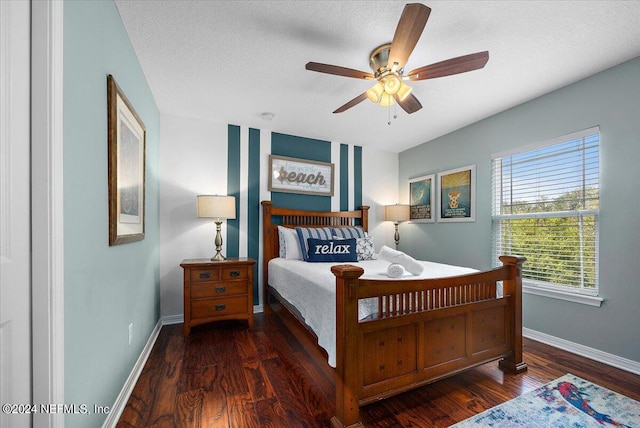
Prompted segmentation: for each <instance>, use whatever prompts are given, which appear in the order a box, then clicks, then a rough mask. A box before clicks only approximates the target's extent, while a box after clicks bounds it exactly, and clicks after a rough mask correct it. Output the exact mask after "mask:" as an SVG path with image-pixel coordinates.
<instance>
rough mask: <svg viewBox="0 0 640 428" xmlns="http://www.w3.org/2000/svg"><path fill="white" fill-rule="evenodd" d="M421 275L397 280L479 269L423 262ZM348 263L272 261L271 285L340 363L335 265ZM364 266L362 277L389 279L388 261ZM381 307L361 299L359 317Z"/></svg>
mask: <svg viewBox="0 0 640 428" xmlns="http://www.w3.org/2000/svg"><path fill="white" fill-rule="evenodd" d="M421 263H422V264H424V271H423V272H422V274H421V275H417V276H416V275H412V274H410V273H405V275H404V277H402V278H397V279H400V280H401V279H430V278H443V277H447V276H456V275H465V274H468V273H473V272H478V271H477V270H476V269H471V268H466V267H460V266H452V265H447V264H441V263H434V262H427V261H422V262H421ZM338 264H344V263H308V262H305V261H302V260H286V259H283V258H275V259H272V260H270V261H269V285H270V286H271V287H272V288H274V289H275V290H276V291H277V292H278V294H279V295H280V296H281V297H282V298H284V299H285V300H286V301H287V302H288V303H289V304H290V305H292V306H294V307H295V308H296V309H297V311H298V312H299V314H300V315H301V316H302V317H303V319H304V322H305V323H306V324H307V326H309V328H311V330H312V331H313V332H314V333H315V334H316V336H317V337H318V344H319V345H320V346H321V347H322V348H323V349H324V350H325V351H327V354H328V356H329V358H328V363H329V365H330V366H331V367H335V366H336V355H335V354H336V339H335V330H336V306H335V305H336V303H335V302H336V298H335V286H336V279H335V276H334V275H333V273H332V272H331V266H334V265H338ZM356 265H357V266H359V267H362V268H363V269H364V275H362V277H361V278H367V279H389V277H388V276H387V267H388V266H389V262H388V261H386V260H366V261H361V262H358V263H356ZM376 310H377V304H376V301H375V299H370V300H368V301H366V300H361V301H360V302H359V304H358V312H359V318H360V319H364V318H367V317H369V316H371V314H373V313H375V312H376Z"/></svg>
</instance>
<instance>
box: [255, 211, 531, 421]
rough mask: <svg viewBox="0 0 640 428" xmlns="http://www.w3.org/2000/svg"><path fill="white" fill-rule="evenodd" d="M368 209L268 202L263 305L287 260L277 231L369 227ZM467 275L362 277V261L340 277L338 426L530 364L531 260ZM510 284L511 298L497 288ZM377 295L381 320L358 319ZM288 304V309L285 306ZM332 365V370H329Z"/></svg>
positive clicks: (511, 260)
mask: <svg viewBox="0 0 640 428" xmlns="http://www.w3.org/2000/svg"><path fill="white" fill-rule="evenodd" d="M368 209H369V207H367V206H363V207H361V209H360V210H357V211H341V212H313V211H303V210H291V209H286V208H280V207H274V206H273V205H272V203H271V201H263V202H262V211H263V239H264V247H263V248H264V267H263V269H264V270H263V272H264V308H265V311H270V310H271V309H270V306H269V305H270V303H269V296H270V295H272V296H273V295H275V293H270V292H269V276H268V263H269V260H271V259H272V258H274V257H278V248H279V246H278V231H277V226H278V225H280V226H286V227H296V226H305V227H326V226H332V227H346V226H354V225H360V226H362V227H363V228H364V229H365V230H367V228H368ZM500 260H501V261H502V264H503V266H501V267H499V268H496V269H492V270H489V271H485V272H478V273H473V274H468V275H462V276H455V277H447V278H438V279H422V280H391V279H389V280H373V279H360V276H361V275H362V274H363V273H364V271H363V269H362V268H361V267H358V266H356V265H339V266H334V267H332V269H331V271H332V272H333V274H334V275H335V276H336V369H335V384H336V385H335V386H336V415H335V416H334V417H333V418H332V419H331V426H332V427H360V426H362V424H361V423H360V422H359V408H360V406H363V405H366V404H369V403H372V402H374V401H377V400H380V399H384V398H386V397H389V396H392V395H395V394H399V393H401V392H404V391H407V390H410V389H413V388H416V387H419V386H422V385H425V384H427V383H431V382H434V381H437V380H439V379H442V378H445V377H447V376H451V375H453V374H456V373H460V372H462V371H464V370H466V369H469V368H471V367H475V366H478V365H480V364H483V363H486V362H488V361H492V360H496V359H500V362H499V367H500V368H501V369H502V370H504V371H508V372H511V373H520V372H522V371H525V370H527V365H526V364H525V363H524V362H523V361H522V278H521V272H522V263H523V262H524V261H525V259H524V258H522V257H512V256H501V257H500ZM499 281H502V284H503V296H504V297H497V292H496V289H497V285H496V283H497V282H499ZM372 297H373V298H376V299H378V307H379V309H378V314H377V318H375V319H367V320H362V321H359V320H358V300H360V299H365V298H372ZM284 306H285V307H286V306H287V305H286V304H284ZM327 367H329V366H328V364H327Z"/></svg>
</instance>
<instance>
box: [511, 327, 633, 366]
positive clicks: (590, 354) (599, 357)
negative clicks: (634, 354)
mask: <svg viewBox="0 0 640 428" xmlns="http://www.w3.org/2000/svg"><path fill="white" fill-rule="evenodd" d="M522 335H523V336H524V337H527V338H529V339H533V340H537V341H538V342H542V343H546V344H547V345H551V346H554V347H556V348H560V349H562V350H564V351H568V352H571V353H573V354H577V355H580V356H582V357H586V358H590V359H592V360H595V361H599V362H601V363H604V364H607V365H610V366H612V367H617V368H619V369H622V370H626V371H628V372H631V373H634V374H637V375H640V363H639V362H637V361H633V360H629V359H627V358H623V357H619V356H617V355H613V354H610V353H608V352H603V351H600V350H599V349H595V348H590V347H588V346H584V345H581V344H579V343H575V342H570V341H568V340H565V339H561V338H559V337H555V336H551V335H549V334H546V333H541V332H539V331H536V330H531V329H530V328H526V327H522Z"/></svg>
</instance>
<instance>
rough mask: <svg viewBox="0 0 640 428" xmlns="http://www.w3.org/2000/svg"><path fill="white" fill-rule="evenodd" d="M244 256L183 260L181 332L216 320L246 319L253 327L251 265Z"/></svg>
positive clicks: (187, 333)
mask: <svg viewBox="0 0 640 428" xmlns="http://www.w3.org/2000/svg"><path fill="white" fill-rule="evenodd" d="M255 263H256V261H255V260H253V259H248V258H239V259H238V258H236V259H227V260H222V261H211V260H209V259H186V260H183V261H182V263H180V266H182V268H183V269H184V335H185V336H188V335H189V333H191V327H193V326H196V325H200V324H204V323H208V322H212V321H220V320H229V319H246V320H247V321H248V322H249V328H252V327H253V265H255Z"/></svg>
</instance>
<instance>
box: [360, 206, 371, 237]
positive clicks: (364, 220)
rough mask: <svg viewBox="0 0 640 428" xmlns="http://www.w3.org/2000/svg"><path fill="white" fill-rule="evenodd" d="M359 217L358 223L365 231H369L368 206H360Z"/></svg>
mask: <svg viewBox="0 0 640 428" xmlns="http://www.w3.org/2000/svg"><path fill="white" fill-rule="evenodd" d="M360 212H361V217H360V225H361V226H362V228H363V229H364V231H365V232H368V231H369V206H368V205H363V206H361V207H360Z"/></svg>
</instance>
